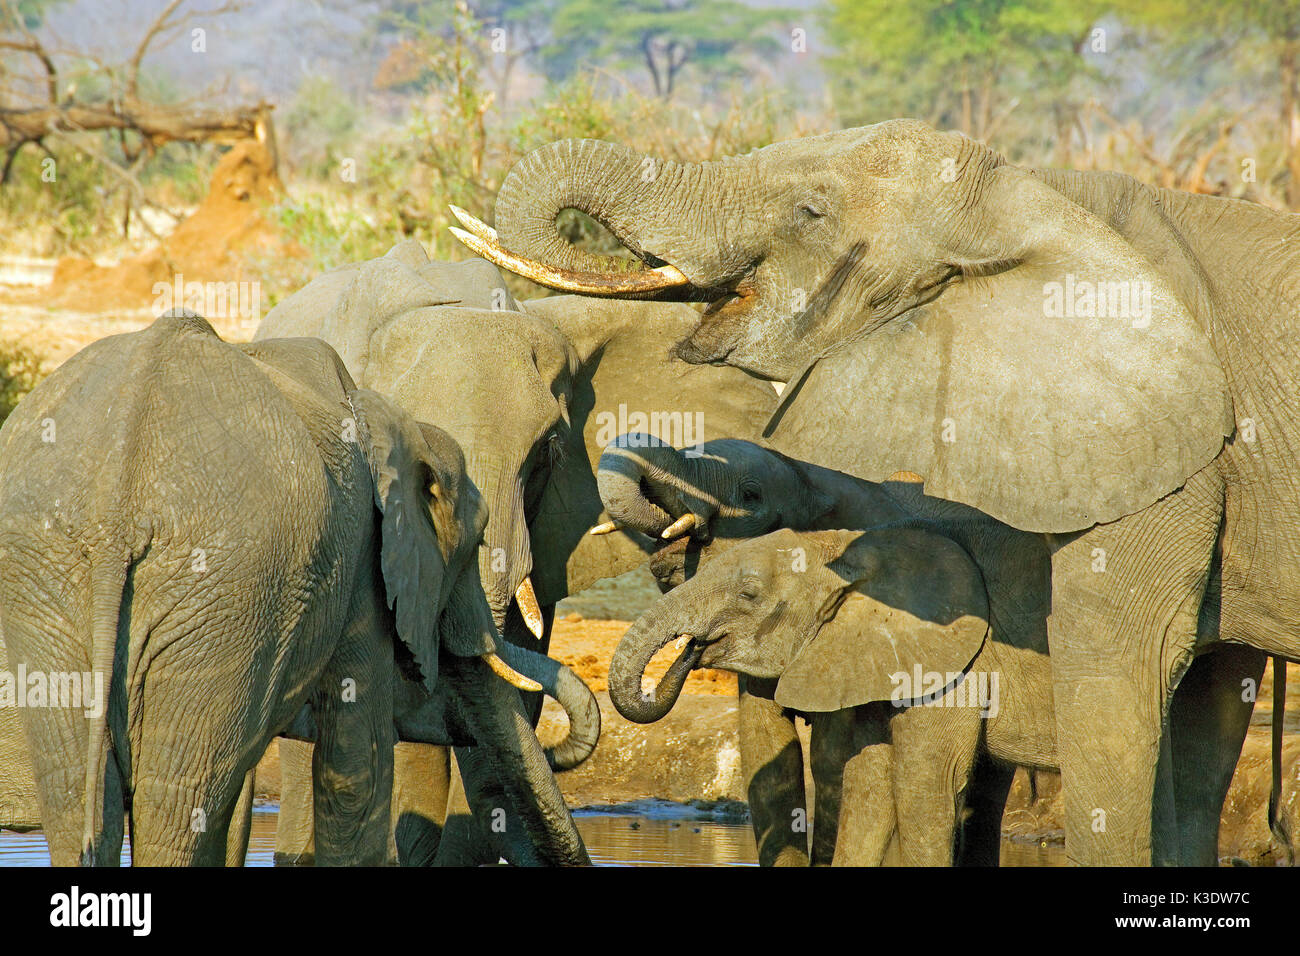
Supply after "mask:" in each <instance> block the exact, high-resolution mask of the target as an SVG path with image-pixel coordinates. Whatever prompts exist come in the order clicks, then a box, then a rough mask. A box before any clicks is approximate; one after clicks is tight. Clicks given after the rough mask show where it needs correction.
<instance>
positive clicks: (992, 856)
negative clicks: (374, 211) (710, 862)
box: [597, 435, 1264, 866]
mask: <svg viewBox="0 0 1300 956" xmlns="http://www.w3.org/2000/svg"><path fill="white" fill-rule="evenodd" d="M700 451H701V452H702V454H699V455H698V456H688V455H685V454H683V453H682V452H680V451H679V450H677V449H674V448H672V447H668V446H665V445H663V444H662V443H658V444H657V443H653V442H651V441H650V440H648V438H647V436H643V435H632V436H620V438H619V439H617V440H615V441H614V442H613V443H611V444H610V446H609V447H608V448H607V449H606V451H605V453H604V454H603V456H602V457H601V460H600V466H599V471H598V475H597V481H598V484H599V486H600V489H601V496H602V498H603V499H604V502H605V505H606V508H607V510H608V512H609V514H610V516H611V517H613V518H614V519H615V520H618V521H621V522H623V523H624V524H625V525H627V526H628V528H629V530H635V531H639V532H642V533H645V534H648V535H652V536H655V537H657V536H658V535H659V533H660V532H661V531H662V530H663V529H664V528H666V527H667V526H668V525H669V524H671V523H672V522H673V521H675V520H677V519H678V518H681V517H682V516H683V515H687V514H690V515H693V516H694V517H695V520H696V524H695V528H694V529H693V530H692V531H691V533H690V536H689V537H687V538H681V539H678V540H677V541H675V542H673V543H672V544H670V545H668V546H667V547H665V548H663V549H662V550H661V551H660V552H659V553H658V554H657V555H656V556H655V558H654V559H653V561H652V562H651V568H652V570H653V571H654V572H655V576H656V578H657V579H658V580H659V583H660V587H661V588H663V589H664V590H668V589H670V588H672V587H675V586H676V585H679V584H681V583H682V582H683V581H684V580H686V579H687V578H689V577H690V576H691V575H693V574H694V573H695V572H696V571H697V570H698V568H700V567H701V566H702V563H706V562H707V561H708V560H710V559H712V557H713V556H715V555H717V554H720V553H723V554H725V553H726V552H727V550H728V548H730V547H731V546H733V545H734V544H735V543H736V542H737V541H739V540H744V539H747V538H752V537H755V536H758V535H762V534H766V533H768V532H769V531H772V530H774V529H777V528H782V527H788V528H795V529H800V530H819V529H827V530H829V529H836V528H853V529H870V528H874V527H878V526H881V525H885V524H889V523H898V522H904V523H906V522H915V521H924V522H926V524H927V525H928V526H931V527H941V528H943V529H944V530H945V533H946V534H947V535H948V536H949V537H951V538H952V539H953V540H954V541H956V542H958V543H959V544H960V545H961V547H962V548H964V549H965V551H966V552H967V553H968V554H969V555H970V556H971V557H972V559H973V560H974V562H975V564H976V566H977V567H978V568H979V570H980V573H981V576H982V578H983V580H984V582H985V586H986V589H987V595H988V601H989V607H990V615H991V616H990V618H989V620H990V622H991V624H992V633H991V636H990V641H991V642H992V643H993V644H996V645H999V647H991V648H990V649H991V650H992V651H994V652H995V654H994V656H998V653H1000V654H1001V656H1003V657H1007V656H1008V655H1010V664H1011V670H1018V671H1019V672H1020V673H1021V674H1022V675H1029V676H1022V677H1020V678H1018V679H1017V680H1016V684H1017V686H1019V687H1021V688H1022V689H1023V690H1026V691H1028V690H1029V689H1033V692H1034V694H1035V699H1034V700H1033V701H1032V702H1028V703H1026V705H1025V706H1026V707H1031V708H1036V709H1038V710H1040V711H1041V709H1042V708H1046V710H1047V712H1049V713H1050V711H1051V703H1050V701H1051V689H1050V683H1049V684H1046V685H1044V684H1042V682H1041V681H1040V680H1039V679H1038V677H1041V673H1038V676H1037V677H1035V676H1033V675H1034V674H1036V673H1037V672H1035V671H1034V668H1033V667H1032V666H1030V664H1028V663H1025V662H1027V661H1038V662H1039V665H1040V666H1041V665H1042V664H1043V663H1045V661H1046V659H1045V658H1041V659H1040V657H1039V656H1041V655H1045V654H1046V653H1047V633H1048V626H1047V616H1048V609H1049V605H1048V603H1047V602H1048V598H1049V594H1050V584H1051V579H1050V556H1049V555H1048V553H1047V551H1046V549H1045V548H1044V547H1043V545H1042V541H1041V538H1040V537H1039V536H1037V535H1033V534H1029V533H1026V532H1020V531H1016V530H1015V529H1013V528H1009V527H1008V526H1006V525H1005V524H1002V523H1001V522H998V521H995V520H993V519H991V518H989V517H988V516H987V515H984V514H981V513H980V512H978V511H976V510H975V509H973V508H968V507H966V506H964V505H959V504H955V503H952V502H946V501H942V500H936V499H934V498H931V497H930V496H928V495H926V494H924V492H923V491H922V489H921V487H920V485H919V484H917V483H915V482H912V481H906V480H898V481H889V482H884V483H876V482H868V481H862V480H861V479H857V478H852V477H850V476H848V475H844V474H842V473H840V472H836V471H832V470H830V469H827V468H822V467H819V466H817V465H813V464H810V463H808V462H803V461H799V460H797V459H793V458H789V457H787V456H785V455H782V454H781V453H779V452H776V451H773V450H771V449H768V448H765V447H763V446H761V445H757V444H755V443H753V442H748V441H742V440H735V439H721V440H718V441H712V442H706V443H705V444H704V446H703V447H702V449H700ZM1001 648H1005V649H1001ZM1000 649H1001V650H1000ZM1017 661H1019V662H1021V663H1016V662H1017ZM1263 668H1264V655H1263V654H1262V653H1261V652H1259V651H1257V650H1255V649H1254V648H1249V647H1241V646H1233V645H1211V644H1210V643H1209V642H1208V641H1203V642H1202V644H1201V647H1200V653H1199V654H1198V656H1197V658H1196V660H1195V662H1194V663H1193V665H1192V667H1191V669H1190V670H1189V671H1188V673H1187V674H1186V675H1185V676H1184V678H1183V681H1182V683H1181V684H1180V686H1179V689H1178V692H1177V693H1176V694H1175V696H1174V704H1173V707H1174V709H1175V712H1176V714H1178V715H1180V716H1179V719H1178V720H1176V721H1175V723H1176V725H1180V724H1185V725H1186V726H1187V727H1189V728H1191V729H1192V730H1194V732H1195V734H1196V739H1197V741H1199V749H1197V750H1194V751H1193V750H1192V749H1191V748H1188V747H1184V748H1182V749H1183V750H1184V751H1185V752H1187V753H1189V754H1194V755H1195V757H1196V762H1195V763H1193V762H1192V761H1191V757H1190V756H1189V758H1188V759H1187V760H1185V761H1184V762H1183V764H1182V765H1180V766H1179V767H1177V768H1175V769H1176V771H1177V772H1176V777H1175V780H1174V786H1173V790H1174V799H1175V801H1176V811H1177V812H1176V818H1177V827H1176V829H1175V828H1172V827H1171V828H1162V829H1161V830H1159V831H1158V837H1159V842H1160V845H1161V846H1162V847H1164V849H1162V851H1161V853H1162V855H1161V859H1162V860H1163V861H1165V862H1170V863H1173V862H1178V863H1182V864H1184V865H1203V866H1210V865H1215V863H1216V862H1217V859H1218V828H1219V817H1220V811H1221V808H1222V805H1223V801H1224V798H1225V797H1226V795H1227V791H1228V787H1229V786H1230V784H1231V782H1232V774H1233V771H1234V769H1235V767H1236V762H1237V757H1238V756H1239V755H1240V752H1241V746H1242V742H1243V740H1244V739H1245V734H1246V730H1247V727H1248V725H1249V721H1250V714H1251V710H1252V709H1253V705H1252V703H1250V702H1247V701H1243V700H1242V693H1241V689H1242V687H1243V686H1244V685H1243V681H1247V680H1250V681H1253V682H1254V684H1255V685H1256V686H1257V685H1258V682H1259V678H1260V676H1261V675H1262V673H1263ZM925 669H929V670H937V669H938V668H937V667H936V666H930V665H927V667H926V668H925ZM634 694H635V687H634V686H633V685H632V684H629V685H628V686H627V687H626V688H624V689H623V692H622V696H623V698H624V699H625V705H626V706H630V707H637V706H640V707H642V708H645V704H644V703H641V704H638V703H637V702H636V701H630V702H628V699H630V698H631V697H632V696H633V695H634ZM613 695H614V688H613V685H612V684H611V696H613ZM772 696H773V688H772V686H771V685H770V683H769V682H765V681H755V680H749V679H746V678H744V677H742V693H741V699H740V712H741V731H742V733H741V756H742V763H743V765H744V769H745V773H746V779H747V785H748V797H749V803H750V811H751V815H752V818H753V821H754V827H755V836H756V839H757V841H758V845H759V858H760V862H763V863H768V864H777V865H800V864H805V863H807V862H808V852H809V850H808V847H807V845H806V843H805V838H804V837H803V835H802V834H798V833H795V832H794V831H792V830H791V828H790V827H789V825H788V821H789V820H790V819H791V813H792V812H793V811H794V810H796V809H798V808H802V807H805V806H806V805H807V803H806V798H805V796H804V794H803V779H804V777H803V768H802V757H801V753H800V748H799V744H798V739H797V737H796V735H795V729H794V724H793V719H792V715H791V713H790V711H788V710H786V709H784V708H782V707H780V706H779V705H778V704H776V703H774V702H773V701H772V699H771V698H772ZM646 716H649V717H651V718H655V717H657V716H662V714H658V713H656V712H654V711H652V710H647V711H646ZM864 720H865V718H864V717H863V716H862V715H859V716H858V718H857V719H856V721H847V719H846V718H844V715H841V717H840V718H837V719H836V721H835V722H833V723H828V722H827V721H826V720H825V719H823V721H822V730H821V736H822V737H823V741H824V742H825V741H834V742H835V745H834V746H829V747H828V746H827V745H826V744H825V743H823V745H822V746H821V747H820V751H821V752H823V753H824V752H827V751H829V752H831V753H832V754H834V753H839V752H841V751H842V748H843V747H847V746H848V743H847V742H846V738H844V737H843V735H844V734H848V733H849V732H851V731H852V732H854V733H857V734H858V735H859V736H861V735H863V734H864V733H866V734H867V736H868V737H871V736H873V735H874V737H876V738H881V739H884V737H885V735H886V731H885V730H884V729H883V728H882V727H879V726H878V727H876V728H875V729H874V730H870V731H868V730H867V729H866V728H865V727H864ZM1017 720H1018V718H1017ZM1022 723H1024V724H1025V725H1026V726H1032V721H1027V722H1022ZM855 728H856V729H855ZM939 732H940V733H947V732H949V731H947V730H943V729H941V730H940V731H939ZM1036 733H1037V731H1034V730H1023V731H1022V732H1021V733H1020V734H1019V736H1022V737H1025V738H1029V737H1033V736H1034V735H1035V734H1036ZM1040 736H1041V735H1040ZM1002 752H1004V753H1010V752H1013V750H1012V749H1010V748H1008V749H1004V750H1003V751H1002ZM813 759H814V764H816V762H817V760H818V759H819V758H818V757H816V756H815V755H814V758H813ZM841 762H842V761H840V762H836V761H835V760H832V762H831V764H832V771H831V772H832V773H834V772H836V771H835V770H834V769H833V768H835V767H838V766H839V765H840V763H841ZM1051 762H1054V758H1053V761H1051ZM1027 765H1029V766H1038V765H1039V764H1033V763H1030V764H1027ZM1010 780H1011V774H1010V772H1009V768H1007V767H1006V766H1005V764H1002V765H999V764H998V763H997V762H995V761H993V762H991V761H988V760H981V762H980V764H979V765H978V766H977V768H976V772H975V774H974V779H973V782H972V784H971V790H970V794H969V795H968V797H967V801H966V802H967V805H968V807H970V808H971V809H972V810H973V811H974V813H973V815H972V817H971V818H970V819H969V820H968V821H967V823H966V825H965V827H964V828H963V839H962V841H961V844H962V853H961V855H960V856H959V857H958V862H959V863H961V864H963V865H994V864H996V863H997V860H998V850H999V842H1000V833H1001V818H1002V808H1003V805H1004V803H1005V799H1006V793H1007V788H1008V787H1009V786H1010ZM818 801H819V804H820V801H821V796H820V791H819V796H818ZM818 819H819V820H822V821H832V822H833V821H835V820H836V819H837V816H836V815H835V814H834V813H829V814H821V815H819V816H818ZM833 835H834V831H833V829H830V828H829V827H828V826H827V825H826V823H825V822H823V824H822V825H819V826H818V827H817V830H816V832H815V833H814V845H813V847H812V858H813V862H826V861H828V860H829V859H830V856H829V854H830V852H831V849H832V848H833V847H834V846H835V841H834V838H833ZM857 842H861V841H855V840H850V845H854V844H856V843H857Z"/></svg>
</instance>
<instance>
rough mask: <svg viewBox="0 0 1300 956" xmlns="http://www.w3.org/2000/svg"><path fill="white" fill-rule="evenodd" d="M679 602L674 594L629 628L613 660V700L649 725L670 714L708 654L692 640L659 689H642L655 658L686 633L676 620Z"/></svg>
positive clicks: (625, 713)
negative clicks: (647, 691) (642, 682)
mask: <svg viewBox="0 0 1300 956" xmlns="http://www.w3.org/2000/svg"><path fill="white" fill-rule="evenodd" d="M679 604H680V602H679V601H675V600H674V598H673V596H672V595H669V596H667V597H665V598H663V599H661V600H660V601H659V603H658V604H657V605H655V608H654V610H653V611H651V612H649V613H647V614H645V615H643V616H642V617H641V618H640V619H639V620H637V621H636V623H634V624H633V625H632V626H631V627H630V628H628V630H627V633H626V634H624V635H623V639H622V640H620V641H619V642H618V647H617V648H616V649H615V650H614V657H613V659H612V660H611V661H610V662H609V699H610V700H611V701H612V702H613V704H614V708H615V709H616V710H617V711H618V712H619V713H620V714H622V715H623V716H624V717H626V718H627V719H628V720H630V721H632V722H634V723H638V724H649V723H653V722H654V721H656V720H659V719H660V718H662V717H664V716H665V715H667V713H668V711H670V710H672V709H673V704H675V703H677V697H678V695H679V694H681V692H682V685H683V684H685V683H686V678H687V677H688V676H689V675H690V672H691V671H692V670H693V669H694V668H695V665H696V664H698V663H699V661H700V656H701V655H702V654H703V653H704V646H703V645H702V644H696V643H695V642H694V641H691V642H690V643H689V644H687V646H686V647H685V648H683V649H682V652H681V653H680V654H678V655H677V659H676V660H675V661H673V663H672V665H671V666H670V667H669V668H668V671H667V672H666V673H665V674H664V676H663V677H662V678H661V679H660V681H659V683H658V684H657V685H656V687H655V689H654V690H653V691H651V692H649V693H646V692H643V691H642V689H641V687H642V685H641V681H642V679H643V678H644V677H645V669H646V667H647V665H649V663H650V660H651V658H653V657H654V656H655V654H657V653H658V652H659V651H660V650H661V649H662V648H664V647H666V646H667V645H668V644H670V643H671V642H672V641H673V640H674V639H675V638H677V636H678V635H679V634H681V633H682V631H681V629H680V628H679V627H677V621H676V619H677V617H678V613H677V608H678V605H679Z"/></svg>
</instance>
